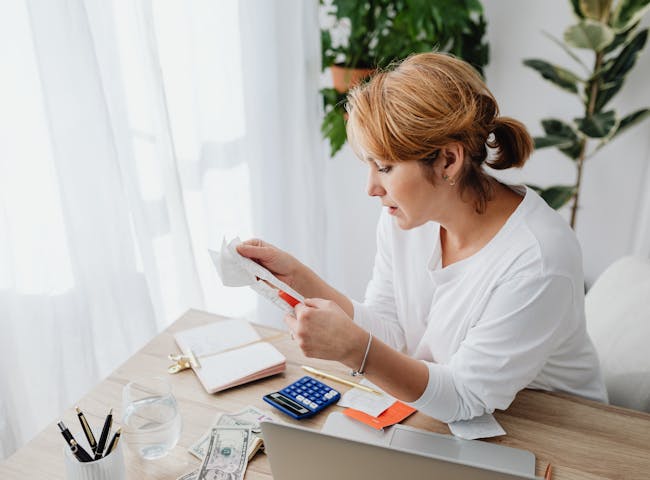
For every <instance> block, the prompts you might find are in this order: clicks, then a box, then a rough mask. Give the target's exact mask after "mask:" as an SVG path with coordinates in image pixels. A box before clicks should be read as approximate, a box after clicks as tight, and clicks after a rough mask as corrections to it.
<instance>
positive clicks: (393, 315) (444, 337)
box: [352, 187, 607, 422]
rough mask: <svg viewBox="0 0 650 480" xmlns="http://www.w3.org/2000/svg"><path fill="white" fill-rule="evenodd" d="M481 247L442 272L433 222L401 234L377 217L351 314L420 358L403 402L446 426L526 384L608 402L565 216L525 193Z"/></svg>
mask: <svg viewBox="0 0 650 480" xmlns="http://www.w3.org/2000/svg"><path fill="white" fill-rule="evenodd" d="M513 189H516V190H517V189H518V191H519V193H520V194H523V195H525V196H524V199H523V201H522V202H521V203H520V204H519V206H518V207H517V209H516V210H515V212H514V213H513V214H512V215H511V216H510V218H509V219H508V220H507V222H506V223H505V225H504V226H503V227H502V228H501V230H500V231H499V232H498V233H497V234H496V235H495V237H494V238H493V239H492V240H490V242H489V243H488V244H487V245H485V246H484V247H483V248H482V249H481V250H480V251H478V252H477V253H475V254H474V255H472V256H471V257H468V258H466V259H464V260H462V261H459V262H456V263H454V264H452V265H449V266H447V267H445V268H441V249H440V235H439V232H440V225H439V224H437V223H434V222H429V223H427V224H425V225H422V226H420V227H417V228H414V229H411V230H401V229H400V228H399V227H398V226H397V225H396V224H395V222H394V220H393V218H392V217H391V216H389V215H388V213H387V212H382V215H381V217H380V220H379V225H378V228H377V256H376V258H375V265H374V269H373V276H372V280H371V281H370V283H369V284H368V288H367V290H366V298H365V301H364V303H359V302H356V301H353V302H352V303H353V305H354V321H355V322H356V323H358V324H359V325H361V326H362V327H363V328H365V329H367V330H369V331H371V332H372V333H373V335H375V336H377V337H379V338H381V339H382V340H383V341H385V342H386V343H388V344H389V345H391V346H392V347H394V348H396V349H398V350H400V351H404V352H406V353H408V354H409V355H411V356H412V357H414V358H416V359H420V360H422V361H423V362H424V363H425V364H426V365H427V367H428V368H429V383H428V385H427V387H426V389H425V391H424V393H423V394H422V396H421V397H420V398H419V399H418V400H416V401H415V402H413V403H412V405H413V406H414V407H415V408H417V409H418V410H420V411H421V412H423V413H425V414H427V415H430V416H432V417H434V418H437V419H439V420H442V421H445V422H452V421H456V420H463V419H468V418H472V417H476V416H480V415H483V414H484V413H492V412H493V411H494V410H495V409H497V408H498V409H502V410H503V409H506V408H507V407H508V406H509V405H510V403H511V402H512V400H513V399H514V397H515V395H516V394H517V392H519V391H520V390H521V389H523V388H525V387H529V388H537V389H543V390H559V391H564V392H568V393H572V394H576V395H580V396H583V397H586V398H590V399H595V400H599V401H602V402H607V393H606V390H605V386H604V383H603V380H602V375H601V372H600V367H599V363H598V357H597V355H596V352H595V350H594V347H593V345H592V343H591V340H590V339H589V336H588V335H587V332H586V328H585V315H584V283H583V273H582V254H581V251H580V246H579V245H578V241H577V239H576V237H575V235H574V233H573V231H572V230H571V229H570V227H569V226H568V225H567V223H566V222H565V221H564V220H563V219H562V218H561V217H560V216H559V215H558V214H557V212H555V211H554V210H552V209H551V208H550V207H549V206H548V205H547V204H546V203H545V202H544V200H542V199H541V198H540V197H539V196H538V195H537V194H536V193H535V192H534V191H532V190H530V189H528V188H525V187H513Z"/></svg>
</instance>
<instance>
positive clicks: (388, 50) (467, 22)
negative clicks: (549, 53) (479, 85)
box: [320, 0, 488, 156]
mask: <svg viewBox="0 0 650 480" xmlns="http://www.w3.org/2000/svg"><path fill="white" fill-rule="evenodd" d="M320 5H321V13H323V12H324V13H325V19H326V20H325V22H323V21H321V51H322V59H323V65H322V67H323V70H325V69H326V68H330V69H331V70H332V71H333V72H336V71H337V70H339V72H336V73H340V76H341V77H342V78H343V80H344V83H343V84H342V85H338V84H335V87H334V88H325V89H322V90H321V93H322V95H323V102H324V106H325V117H324V118H323V123H322V125H321V131H322V133H323V136H324V137H325V138H327V139H328V140H329V142H330V147H331V155H332V156H334V154H336V152H337V151H338V150H339V149H340V148H341V147H342V146H343V144H344V143H345V141H346V133H345V109H344V107H343V103H344V100H345V93H346V91H347V90H348V89H349V88H350V86H352V85H354V84H355V83H356V82H358V81H360V80H362V79H363V78H365V77H367V76H368V75H370V74H371V73H372V71H374V69H377V68H383V67H386V66H387V65H389V64H390V63H391V62H394V61H396V60H401V59H403V58H406V57H407V56H408V55H410V54H412V53H418V52H426V51H432V50H434V49H435V50H439V51H445V52H450V53H453V54H454V55H456V56H458V57H460V58H463V59H464V60H466V61H468V62H469V63H471V64H472V65H474V67H475V68H476V69H477V70H478V71H479V72H481V73H482V72H483V67H484V66H485V65H486V64H487V62H488V45H487V43H486V42H485V41H484V38H483V37H484V36H485V29H486V22H485V18H484V17H483V7H482V5H481V3H480V1H479V0H428V1H427V0H366V1H363V2H359V1H357V0H320ZM321 18H323V16H322V17H321ZM341 69H342V70H343V71H342V72H341V71H340V70H341ZM355 69H359V70H360V71H354V70H355Z"/></svg>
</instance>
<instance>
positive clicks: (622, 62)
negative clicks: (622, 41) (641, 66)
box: [603, 28, 648, 82]
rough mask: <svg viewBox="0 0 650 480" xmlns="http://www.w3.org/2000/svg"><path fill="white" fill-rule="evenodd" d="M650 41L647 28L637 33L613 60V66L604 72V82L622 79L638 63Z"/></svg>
mask: <svg viewBox="0 0 650 480" xmlns="http://www.w3.org/2000/svg"><path fill="white" fill-rule="evenodd" d="M647 40H648V29H647V28H645V29H643V30H641V31H640V32H639V33H637V34H636V35H635V36H634V37H633V38H632V39H631V40H630V41H629V42H628V43H627V44H626V45H625V47H623V50H621V52H620V53H619V54H618V55H616V57H615V58H613V59H612V60H613V62H611V64H610V65H611V66H610V67H609V68H607V69H606V70H605V71H604V72H603V81H604V82H611V81H614V80H618V79H619V78H620V79H622V77H623V76H624V75H626V74H627V73H628V72H629V71H630V70H631V69H632V67H634V64H635V63H636V60H637V58H638V57H639V54H640V53H641V50H642V49H643V47H644V46H645V44H646V41H647Z"/></svg>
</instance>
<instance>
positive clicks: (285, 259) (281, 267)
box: [237, 238, 302, 289]
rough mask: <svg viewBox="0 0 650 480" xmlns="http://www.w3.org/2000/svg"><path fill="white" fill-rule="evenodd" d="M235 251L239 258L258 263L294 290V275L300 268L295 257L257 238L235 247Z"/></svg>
mask: <svg viewBox="0 0 650 480" xmlns="http://www.w3.org/2000/svg"><path fill="white" fill-rule="evenodd" d="M237 251H238V252H239V254H240V255H241V256H243V257H246V258H250V259H251V260H253V261H255V262H257V263H259V264H260V265H262V266H263V267H264V268H266V269H267V270H269V271H270V272H271V273H272V274H273V275H275V276H276V277H277V278H278V279H279V280H281V281H283V282H284V283H286V284H287V285H289V286H290V287H291V288H294V289H295V287H296V285H295V282H296V273H297V272H298V271H299V270H300V267H301V266H302V263H300V262H299V261H298V260H297V259H296V258H295V257H293V256H291V255H289V254H288V253H287V252H285V251H284V250H280V249H279V248H277V247H274V246H273V245H271V244H270V243H267V242H265V241H263V240H259V239H257V238H252V239H250V240H246V241H245V242H243V243H241V244H239V245H237Z"/></svg>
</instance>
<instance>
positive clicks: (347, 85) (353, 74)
mask: <svg viewBox="0 0 650 480" xmlns="http://www.w3.org/2000/svg"><path fill="white" fill-rule="evenodd" d="M330 70H331V71H332V81H333V83H334V89H335V90H336V91H337V92H339V93H345V92H347V91H349V90H350V89H351V88H353V87H356V86H357V85H358V84H359V83H361V82H362V81H363V80H365V79H366V78H368V77H369V76H370V75H372V74H373V73H375V69H374V68H347V67H342V66H340V65H332V66H331V67H330Z"/></svg>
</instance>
